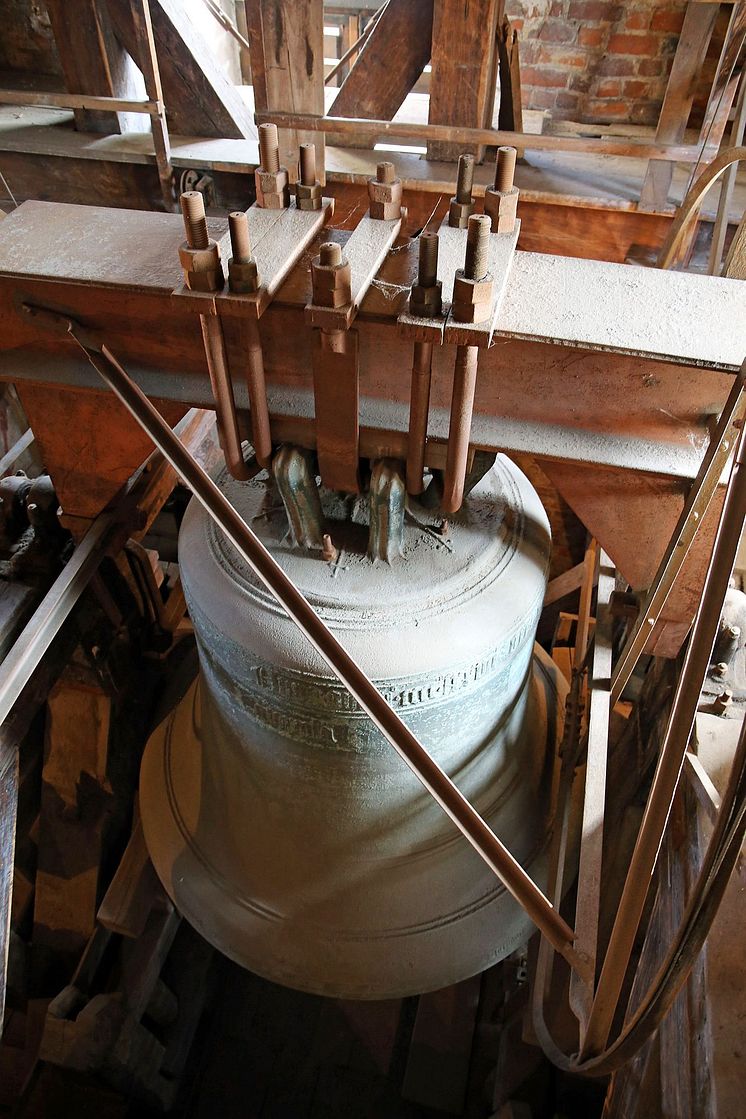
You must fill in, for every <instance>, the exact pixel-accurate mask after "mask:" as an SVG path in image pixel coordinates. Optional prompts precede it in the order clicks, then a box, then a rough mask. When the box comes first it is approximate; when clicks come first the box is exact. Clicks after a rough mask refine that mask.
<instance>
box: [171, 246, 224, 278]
mask: <svg viewBox="0 0 746 1119" xmlns="http://www.w3.org/2000/svg"><path fill="white" fill-rule="evenodd" d="M179 260H180V261H181V267H182V268H183V269H184V271H185V272H214V271H215V270H216V269H218V268H219V267H220V245H218V243H217V241H210V243H209V245H208V246H207V248H206V249H193V248H191V246H190V245H188V244H187V242H186V241H182V243H181V244H180V245H179Z"/></svg>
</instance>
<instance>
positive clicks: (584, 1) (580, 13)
mask: <svg viewBox="0 0 746 1119" xmlns="http://www.w3.org/2000/svg"><path fill="white" fill-rule="evenodd" d="M623 10H624V9H623V6H622V5H620V4H615V3H611V2H609V0H571V3H570V7H569V8H568V11H567V15H568V18H569V19H581V20H588V19H590V20H606V21H607V22H609V23H611V22H613V21H614V20H615V19H619V16H620V14H621V12H622V11H623Z"/></svg>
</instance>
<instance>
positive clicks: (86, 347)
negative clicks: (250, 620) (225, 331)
mask: <svg viewBox="0 0 746 1119" xmlns="http://www.w3.org/2000/svg"><path fill="white" fill-rule="evenodd" d="M24 311H25V312H26V313H28V314H30V315H32V316H34V317H35V318H36V319H37V320H38V321H39V324H40V325H43V324H44V323H46V325H47V326H49V327H52V328H53V329H56V330H58V331H59V330H60V329H62V330H63V331H65V332H67V333H68V334H70V335H71V336H72V338H73V339H74V340H75V341H76V342H77V344H78V345H79V346H80V348H81V349H82V350H83V352H84V353H85V355H86V357H87V358H88V360H89V361H90V363H91V365H92V366H93V367H94V369H95V370H96V371H97V372H98V373H99V375H100V376H101V378H102V380H103V381H104V382H105V383H106V384H107V385H108V386H109V388H111V389H112V390H113V392H114V393H115V394H116V395H117V396H118V397H119V399H120V400H121V401H122V403H123V404H124V406H125V407H126V408H127V410H128V411H129V412H130V413H131V415H132V416H133V417H134V418H135V420H136V421H137V422H138V423H139V424H140V426H141V427H142V429H143V430H144V431H145V432H147V434H148V435H149V437H150V439H151V440H152V441H153V443H154V444H155V446H156V447H157V448H158V450H159V451H160V452H161V454H162V455H163V456H164V458H165V459H166V460H167V461H168V462H169V463H170V464H171V466H173V468H174V469H175V470H176V471H177V473H178V474H179V475H180V477H181V478H182V479H183V480H184V481H185V482H186V484H187V485H188V486H189V488H190V489H191V491H192V493H193V494H194V496H195V497H196V498H197V500H198V501H199V502H200V503H201V504H202V505H203V506H204V508H205V509H206V510H207V512H208V513H209V515H210V516H211V517H212V519H213V520H214V521H215V523H216V524H217V525H218V526H219V527H220V528H221V529H222V531H223V532H224V533H225V535H226V536H227V537H228V539H229V540H230V541H231V543H232V544H233V545H234V547H235V548H236V549H237V551H238V552H239V554H240V555H241V556H243V558H244V559H245V560H246V562H247V563H248V564H249V566H250V567H251V569H252V570H253V571H254V572H255V574H256V575H257V576H258V577H259V578H260V579H261V581H262V582H263V583H264V585H265V586H266V587H267V589H268V590H269V591H270V593H271V594H272V595H273V596H274V597H275V598H276V599H277V601H278V602H279V603H280V604H281V605H282V606H283V607H284V609H285V610H286V611H287V613H288V615H289V617H290V618H291V619H292V621H294V622H295V624H296V625H297V626H298V628H299V629H300V630H301V632H302V633H303V634H304V635H305V637H306V638H307V639H308V640H309V641H310V643H311V644H312V645H313V647H314V648H315V649H316V651H317V652H318V653H319V655H320V656H321V657H322V659H323V660H324V661H325V662H326V664H327V665H328V666H329V668H330V669H331V670H332V672H333V673H334V675H335V676H337V678H338V679H339V680H340V681H341V682H342V683H343V684H344V686H345V687H346V688H347V690H348V691H349V692H350V693H351V694H352V695H353V696H354V698H355V699H356V700H357V702H358V703H359V704H360V706H361V707H362V709H363V711H365V713H366V714H367V715H368V716H369V717H370V719H371V720H372V721H373V723H374V724H375V725H376V726H377V727H378V729H379V730H380V732H381V734H382V735H383V736H384V738H386V739H387V741H388V742H389V743H390V744H391V745H392V746H393V747H394V749H395V750H396V751H397V752H398V754H399V755H400V756H401V757H402V758H403V760H404V761H405V762H406V763H407V765H408V766H409V768H410V769H411V770H412V772H413V773H414V775H415V776H416V777H417V778H418V780H419V781H420V782H421V783H422V784H423V785H424V787H425V788H426V789H427V791H428V792H429V793H430V795H431V796H432V797H433V798H434V799H435V800H436V801H437V803H438V804H439V805H440V806H441V808H442V809H443V811H444V812H445V813H446V815H448V816H449V817H450V818H451V820H453V822H454V823H455V824H456V826H457V827H458V829H459V830H460V831H461V833H462V834H463V835H464V836H465V838H466V839H467V840H468V841H469V843H470V844H471V846H472V847H473V848H474V850H475V851H476V852H477V854H478V855H480V856H481V858H482V859H483V860H484V861H485V863H486V864H487V865H488V866H489V867H490V869H491V870H492V871H493V872H494V873H495V874H496V875H497V877H498V878H499V879H500V881H501V882H502V883H503V885H504V886H505V887H506V889H507V890H508V891H509V892H510V893H511V894H512V896H513V897H514V898H515V899H516V901H517V902H518V903H519V904H520V905H521V906H522V907H523V909H524V910H525V911H526V913H527V914H528V916H529V917H530V918H531V920H532V921H533V922H534V923H535V924H536V926H537V927H538V928H539V929H540V930H541V931H542V932H543V933H544V935H545V936H546V937H547V939H548V940H549V941H550V942H551V943H552V944H553V945H554V947H555V949H556V950H557V951H558V952H559V953H560V954H561V955H563V956H564V957H565V958H566V959H567V960H568V962H569V963H570V964H571V965H572V966H573V967H575V968H576V969H577V970H578V971H581V972H582V971H584V968H583V961H582V958H581V957H580V956H579V955H578V953H577V952H575V950H574V948H573V947H572V942H573V939H574V933H573V931H572V929H571V928H570V926H569V925H568V924H567V923H566V922H565V921H564V920H563V918H562V917H561V916H560V914H559V913H558V911H557V910H556V909H555V908H554V906H553V905H552V904H551V902H550V901H549V900H548V898H547V897H546V896H545V895H544V894H543V893H542V891H541V890H540V889H539V887H538V886H537V885H536V883H535V882H534V881H533V880H532V878H531V877H530V876H529V875H528V874H527V873H526V871H525V870H524V869H523V867H522V866H521V865H520V863H519V862H518V861H517V860H516V859H515V858H514V857H513V855H511V853H510V852H509V851H508V849H507V848H506V847H505V845H504V844H503V843H502V842H501V841H500V840H499V839H498V837H497V836H496V835H495V834H494V832H493V831H492V830H491V828H490V827H489V826H488V825H487V824H486V823H485V821H484V820H483V819H482V817H481V816H480V815H479V813H478V812H477V811H476V809H475V808H474V807H473V805H472V804H471V803H470V802H469V801H468V800H467V799H466V797H465V796H464V795H463V793H461V792H460V790H459V789H458V788H457V787H456V785H455V784H454V783H453V781H452V780H451V779H450V777H449V776H448V774H447V773H446V772H445V771H444V770H443V769H441V767H440V766H439V765H438V763H437V762H436V761H435V760H434V759H433V758H432V757H431V756H430V755H429V754H428V752H427V750H426V749H425V747H424V746H423V745H422V744H421V743H420V742H419V741H418V739H417V738H416V737H415V736H414V735H413V734H412V732H411V731H410V730H409V728H408V727H407V726H406V725H405V723H403V722H402V720H401V719H400V718H399V716H398V715H397V714H396V712H395V711H394V710H393V708H391V707H389V705H388V703H387V702H386V700H385V699H384V697H383V696H382V695H381V693H380V692H379V691H378V689H377V688H376V687H375V685H374V684H373V683H372V681H371V680H369V679H368V677H367V676H366V674H365V673H364V672H363V670H362V669H361V668H360V666H359V665H358V664H357V663H356V662H355V661H354V660H353V658H352V657H351V656H350V655H349V653H348V652H347V651H346V650H345V648H344V647H343V646H342V645H341V644H340V642H339V641H338V640H337V638H336V637H335V636H334V634H333V633H331V631H330V630H329V629H328V628H327V627H326V625H325V624H324V622H323V621H322V620H321V618H319V616H318V615H317V614H316V612H315V611H314V609H313V607H312V606H311V605H310V603H309V602H308V601H307V600H306V599H305V598H304V596H303V595H302V594H301V592H300V591H299V590H298V588H297V587H296V586H295V584H294V583H293V582H292V581H291V580H290V579H289V578H288V576H287V575H286V574H285V572H284V571H283V570H282V568H281V567H280V566H279V564H278V563H277V562H276V561H275V560H274V559H273V557H272V556H271V555H270V553H269V552H268V551H267V549H266V548H265V547H264V545H263V544H262V542H261V541H260V540H259V539H258V538H257V537H256V536H255V534H254V533H253V532H252V531H251V529H250V528H249V526H248V525H247V524H246V522H245V521H244V520H243V518H242V517H241V515H240V514H239V513H238V512H237V511H236V510H235V509H234V508H233V506H232V505H231V503H230V502H229V501H228V499H227V498H226V497H225V495H224V494H223V493H222V491H221V490H220V489H219V488H218V486H217V485H216V484H215V482H213V480H212V478H210V476H209V474H207V472H206V471H205V470H203V469H202V467H201V466H200V465H199V463H198V462H197V461H196V460H195V459H194V457H193V456H192V455H191V454H190V453H189V451H188V450H187V449H186V448H185V447H184V446H183V445H182V443H181V442H180V440H179V439H178V438H177V436H176V435H175V434H174V433H173V431H172V430H171V428H170V427H169V425H168V424H167V423H166V421H165V420H164V419H163V417H162V416H161V414H160V413H159V412H158V410H157V409H156V408H155V407H154V406H153V405H152V404H151V402H150V401H149V400H148V398H147V397H146V396H145V394H144V393H143V392H142V391H141V390H140V388H139V387H138V386H137V385H136V384H135V383H134V381H133V380H132V379H131V378H130V376H129V375H128V373H127V372H126V370H124V369H123V368H122V366H121V365H120V364H119V362H118V361H117V360H116V358H115V357H114V355H113V354H112V353H111V351H110V350H109V349H108V348H107V347H106V345H105V344H104V343H103V342H102V340H101V338H100V337H99V336H98V335H96V334H95V333H94V332H92V331H89V330H87V329H85V328H84V327H82V326H81V325H80V324H78V323H76V322H75V321H74V320H71V319H70V318H69V317H67V316H63V315H60V314H58V313H57V312H53V311H49V310H47V309H46V308H37V307H32V306H29V305H28V304H24Z"/></svg>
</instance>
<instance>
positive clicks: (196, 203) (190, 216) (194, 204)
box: [180, 190, 210, 249]
mask: <svg viewBox="0 0 746 1119" xmlns="http://www.w3.org/2000/svg"><path fill="white" fill-rule="evenodd" d="M180 202H181V214H182V217H183V218H184V233H185V235H186V243H187V245H188V247H189V248H190V249H206V248H207V246H208V244H209V242H210V236H209V234H208V232H207V217H206V215H205V200H204V198H203V197H202V195H201V194H200V192H199V191H198V190H185V191H184V193H183V194H182V195H181V198H180Z"/></svg>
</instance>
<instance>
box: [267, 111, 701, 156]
mask: <svg viewBox="0 0 746 1119" xmlns="http://www.w3.org/2000/svg"><path fill="white" fill-rule="evenodd" d="M254 119H255V121H256V122H257V124H260V123H272V124H276V125H277V127H278V128H290V129H300V130H301V131H305V132H339V133H357V134H359V135H362V136H371V137H375V136H379V135H381V136H401V137H405V138H407V139H411V140H425V141H427V140H445V141H447V142H450V143H456V144H477V145H485V144H486V145H488V146H489V147H495V146H499V145H509V146H512V147H516V148H518V149H520V150H528V151H555V152H578V153H583V154H585V155H589V154H590V155H620V156H628V157H630V158H632V159H668V160H671V161H672V162H674V163H697V161H698V160H699V159H700V157H701V154H702V152H701V148H700V147H699V145H697V144H659V143H657V142H655V141H644V140H641V141H636V140H628V139H622V138H617V137H612V136H607V137H604V138H603V139H595V138H593V137H590V136H583V137H579V136H543V135H538V134H534V133H530V132H506V131H504V130H503V129H493V128H459V127H457V126H455V125H452V124H414V123H412V122H410V121H400V120H370V119H368V118H366V117H329V116H323V117H321V116H315V115H314V114H313V113H282V112H275V111H269V110H262V111H260V112H257V113H254Z"/></svg>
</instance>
